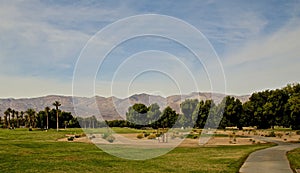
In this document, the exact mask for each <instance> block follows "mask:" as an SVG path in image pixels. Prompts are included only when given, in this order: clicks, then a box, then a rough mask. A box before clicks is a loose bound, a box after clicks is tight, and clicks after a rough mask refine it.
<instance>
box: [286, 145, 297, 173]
mask: <svg viewBox="0 0 300 173" xmlns="http://www.w3.org/2000/svg"><path fill="white" fill-rule="evenodd" d="M287 157H288V159H289V161H290V164H291V167H292V168H293V170H295V169H300V159H299V158H300V148H297V149H294V150H292V151H289V152H288V153H287Z"/></svg>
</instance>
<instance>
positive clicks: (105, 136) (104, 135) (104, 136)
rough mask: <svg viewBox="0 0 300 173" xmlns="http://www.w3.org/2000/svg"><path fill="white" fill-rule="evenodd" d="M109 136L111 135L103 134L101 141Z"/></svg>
mask: <svg viewBox="0 0 300 173" xmlns="http://www.w3.org/2000/svg"><path fill="white" fill-rule="evenodd" d="M110 135H111V133H109V132H105V133H103V134H102V138H103V139H106V138H107V137H109V136H110Z"/></svg>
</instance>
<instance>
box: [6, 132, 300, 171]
mask: <svg viewBox="0 0 300 173" xmlns="http://www.w3.org/2000/svg"><path fill="white" fill-rule="evenodd" d="M119 130H120V129H119ZM131 130H133V131H135V130H134V129H131ZM131 130H130V131H131ZM122 132H123V133H125V130H124V129H123V131H122ZM78 133H82V131H81V129H70V130H61V131H59V132H56V131H55V130H50V131H48V132H45V131H38V130H36V131H31V132H29V131H28V130H27V129H18V130H6V129H4V130H2V129H1V130H0V170H1V171H0V172H6V173H9V172H72V173H74V172H209V173H211V172H238V170H239V168H240V166H241V165H242V163H243V161H244V160H245V158H246V157H247V156H248V154H249V153H251V152H253V151H254V150H257V149H262V148H266V147H268V146H270V145H251V146H222V147H198V148H184V147H180V148H176V149H174V150H173V151H171V152H170V153H168V154H166V155H163V156H160V157H157V158H154V159H150V160H145V161H132V160H125V159H120V158H117V157H114V156H111V155H109V154H107V153H105V152H103V151H102V150H100V149H98V148H97V147H96V146H95V145H93V144H88V143H76V142H58V141H56V140H57V139H58V138H62V137H64V136H65V134H78ZM298 154H299V152H298ZM294 158H297V156H295V157H294ZM298 158H299V155H298ZM294 160H295V159H294Z"/></svg>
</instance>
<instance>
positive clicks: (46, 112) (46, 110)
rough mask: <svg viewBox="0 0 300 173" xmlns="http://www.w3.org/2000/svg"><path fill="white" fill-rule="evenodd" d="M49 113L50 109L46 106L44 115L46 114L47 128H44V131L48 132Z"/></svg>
mask: <svg viewBox="0 0 300 173" xmlns="http://www.w3.org/2000/svg"><path fill="white" fill-rule="evenodd" d="M49 111H50V108H49V107H48V106H47V107H45V114H46V118H47V126H46V129H47V130H48V128H49V118H48V113H49Z"/></svg>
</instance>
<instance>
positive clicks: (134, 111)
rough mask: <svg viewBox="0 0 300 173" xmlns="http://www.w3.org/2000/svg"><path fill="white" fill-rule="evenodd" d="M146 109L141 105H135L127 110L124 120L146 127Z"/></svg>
mask: <svg viewBox="0 0 300 173" xmlns="http://www.w3.org/2000/svg"><path fill="white" fill-rule="evenodd" d="M148 110H149V109H148V107H147V106H146V105H144V104H142V103H136V104H134V105H133V106H131V107H129V108H128V112H127V113H126V120H127V121H129V122H131V123H133V124H136V125H147V124H149V123H148V121H147V112H148Z"/></svg>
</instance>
